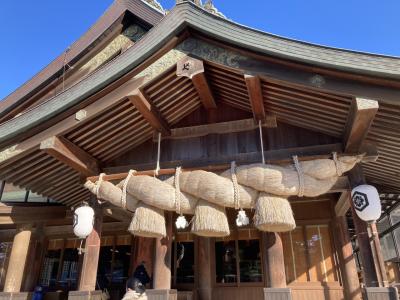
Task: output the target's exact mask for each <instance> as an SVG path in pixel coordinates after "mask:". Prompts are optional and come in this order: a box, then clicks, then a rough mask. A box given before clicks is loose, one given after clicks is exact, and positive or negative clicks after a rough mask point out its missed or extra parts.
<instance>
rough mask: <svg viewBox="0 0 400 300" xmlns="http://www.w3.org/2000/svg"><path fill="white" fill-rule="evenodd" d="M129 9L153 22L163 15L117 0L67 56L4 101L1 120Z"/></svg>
mask: <svg viewBox="0 0 400 300" xmlns="http://www.w3.org/2000/svg"><path fill="white" fill-rule="evenodd" d="M126 12H130V13H132V14H134V15H135V16H136V17H137V18H139V19H141V20H142V22H144V23H145V24H148V25H149V26H154V25H156V24H157V23H158V22H159V21H160V20H161V18H162V17H163V14H162V13H161V12H159V11H158V10H156V9H153V8H151V7H150V6H149V5H147V4H146V3H143V2H142V1H141V0H118V1H115V2H114V3H113V4H112V5H111V6H110V7H109V8H108V9H107V10H106V11H105V13H104V14H103V15H102V16H101V17H100V18H99V19H98V21H97V22H96V23H95V24H94V25H93V26H92V27H91V28H90V29H89V30H88V31H87V32H86V33H85V34H84V35H82V37H80V38H79V39H78V40H77V41H76V42H75V43H73V44H72V45H71V46H70V49H69V51H68V55H67V56H65V53H62V54H61V55H59V56H58V57H57V58H55V59H54V60H53V61H52V62H51V63H50V64H49V65H48V66H46V67H45V68H44V69H43V70H41V71H40V72H39V73H37V74H36V75H35V76H34V77H33V78H32V79H30V80H29V81H27V82H26V83H25V84H23V85H22V86H21V87H19V88H18V89H17V90H15V91H14V92H13V93H11V94H10V95H8V96H7V97H6V98H4V99H3V100H2V101H1V102H0V120H1V119H2V118H3V117H5V116H6V114H7V113H9V112H10V111H12V110H13V109H15V108H18V109H20V108H22V107H26V106H28V105H29V103H25V102H26V101H25V100H29V98H30V97H31V96H32V95H34V94H36V93H38V92H39V91H41V89H42V88H43V87H46V86H47V85H48V84H49V83H50V82H51V81H52V80H54V79H55V78H58V76H59V75H60V74H59V73H60V72H61V71H62V68H63V65H64V59H65V60H66V61H65V63H66V64H67V65H69V66H73V65H74V63H75V62H77V61H78V60H79V59H80V58H81V57H82V56H84V55H85V54H86V53H88V52H89V51H90V50H91V49H92V48H94V47H95V46H96V43H98V42H99V40H101V39H102V38H103V37H104V35H107V34H108V33H107V32H108V31H110V30H112V28H113V26H116V24H117V23H121V21H122V19H123V16H124V15H125V13H126Z"/></svg>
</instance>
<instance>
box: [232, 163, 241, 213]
mask: <svg viewBox="0 0 400 300" xmlns="http://www.w3.org/2000/svg"><path fill="white" fill-rule="evenodd" d="M231 178H232V183H233V197H234V202H235V209H240V198H239V184H238V181H237V177H236V162H235V161H233V162H231Z"/></svg>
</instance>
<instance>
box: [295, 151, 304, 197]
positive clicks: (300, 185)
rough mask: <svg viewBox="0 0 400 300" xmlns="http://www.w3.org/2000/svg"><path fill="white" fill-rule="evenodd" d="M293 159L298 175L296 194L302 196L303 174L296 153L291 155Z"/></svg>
mask: <svg viewBox="0 0 400 300" xmlns="http://www.w3.org/2000/svg"><path fill="white" fill-rule="evenodd" d="M293 161H294V167H295V168H296V171H297V175H298V177H299V192H298V196H299V197H303V196H304V174H303V170H302V169H301V166H300V163H299V158H298V157H297V155H294V156H293Z"/></svg>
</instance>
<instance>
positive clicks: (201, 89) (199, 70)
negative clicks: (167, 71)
mask: <svg viewBox="0 0 400 300" xmlns="http://www.w3.org/2000/svg"><path fill="white" fill-rule="evenodd" d="M176 75H177V76H178V77H187V78H190V79H191V80H192V83H193V85H194V87H195V89H196V91H197V93H198V94H199V97H200V100H201V102H202V103H203V106H204V108H206V109H215V108H217V104H216V102H215V99H214V96H213V94H212V91H211V88H210V86H209V84H208V82H207V78H206V75H205V72H204V63H203V61H202V60H199V59H197V58H194V57H190V56H186V57H184V58H183V59H181V60H180V61H178V62H177V64H176Z"/></svg>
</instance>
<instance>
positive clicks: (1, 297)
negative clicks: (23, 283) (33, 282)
mask: <svg viewBox="0 0 400 300" xmlns="http://www.w3.org/2000/svg"><path fill="white" fill-rule="evenodd" d="M32 294H33V293H31V292H23V293H7V292H0V300H11V299H12V300H31V299H32Z"/></svg>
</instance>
